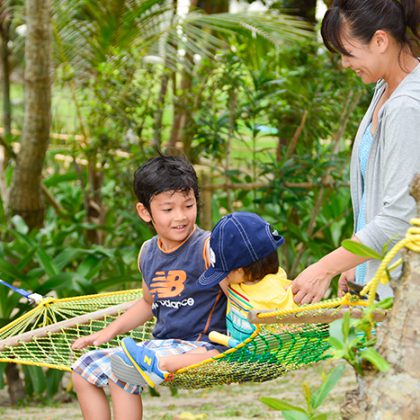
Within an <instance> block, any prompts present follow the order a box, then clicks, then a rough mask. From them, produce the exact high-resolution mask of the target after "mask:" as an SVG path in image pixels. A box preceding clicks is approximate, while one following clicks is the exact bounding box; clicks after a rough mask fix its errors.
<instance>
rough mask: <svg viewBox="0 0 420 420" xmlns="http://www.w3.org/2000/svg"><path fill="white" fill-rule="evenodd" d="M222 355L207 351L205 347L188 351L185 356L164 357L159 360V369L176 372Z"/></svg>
mask: <svg viewBox="0 0 420 420" xmlns="http://www.w3.org/2000/svg"><path fill="white" fill-rule="evenodd" d="M218 354H220V353H219V352H218V351H217V350H206V349H205V348H203V347H200V348H198V349H194V350H191V351H188V352H187V353H184V354H175V355H173V356H164V357H161V358H159V368H160V369H161V370H164V371H165V370H166V371H167V372H176V371H177V370H179V369H182V368H184V367H187V366H190V365H195V364H196V363H200V362H202V361H203V360H206V359H208V358H209V357H214V356H217V355H218Z"/></svg>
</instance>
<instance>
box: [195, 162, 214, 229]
mask: <svg viewBox="0 0 420 420" xmlns="http://www.w3.org/2000/svg"><path fill="white" fill-rule="evenodd" d="M198 177H199V180H200V187H201V190H200V195H201V200H200V201H201V203H200V227H201V228H202V229H205V230H211V228H212V227H213V226H212V225H213V223H212V217H211V201H212V189H211V175H210V173H209V171H208V170H202V171H200V172H199V173H198Z"/></svg>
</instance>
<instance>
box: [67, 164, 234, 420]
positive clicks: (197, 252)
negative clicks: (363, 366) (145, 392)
mask: <svg viewBox="0 0 420 420" xmlns="http://www.w3.org/2000/svg"><path fill="white" fill-rule="evenodd" d="M134 191H135V193H136V196H137V198H138V203H137V205H136V209H137V213H138V215H139V216H140V218H141V219H142V220H143V221H144V222H146V223H151V224H152V225H153V227H154V229H155V230H156V233H157V235H156V236H155V237H153V238H152V239H151V240H149V241H146V242H145V243H144V244H143V246H142V248H141V250H140V253H139V261H138V265H139V269H140V271H141V273H142V275H143V297H142V298H141V299H140V300H139V301H138V302H136V303H135V304H134V305H133V306H132V307H131V308H130V309H128V310H127V312H125V313H124V314H123V315H122V316H120V317H119V318H118V319H117V320H115V321H114V322H112V323H111V324H109V325H108V326H107V327H106V328H104V329H103V330H101V331H99V332H97V333H94V334H91V335H89V336H86V337H81V338H79V339H78V340H76V341H75V342H74V343H73V346H72V347H73V348H74V349H81V348H84V347H86V346H89V345H95V346H98V345H100V344H103V343H105V342H107V341H109V340H111V339H112V338H113V337H115V336H116V335H118V334H123V333H125V332H127V331H130V330H132V329H133V328H136V327H137V326H139V325H142V324H144V323H145V322H146V321H148V320H150V319H151V318H152V317H153V316H155V317H156V326H155V329H154V331H153V335H154V338H155V340H151V341H149V342H144V343H142V344H139V346H141V347H151V348H153V349H154V351H155V352H156V353H157V354H159V355H167V354H180V353H181V354H182V353H184V352H186V351H190V350H191V349H193V350H196V351H198V352H201V354H208V357H211V356H212V355H214V354H217V353H218V350H217V346H215V345H213V344H210V343H209V339H208V333H209V331H210V330H212V329H216V330H218V331H220V332H223V331H225V330H226V320H225V311H226V298H225V295H224V293H223V291H222V290H221V288H220V287H219V285H215V287H212V288H211V289H209V290H202V289H201V288H200V287H199V285H198V277H199V276H200V275H201V274H202V273H203V271H204V270H205V269H206V268H207V267H208V263H207V253H206V252H205V250H206V249H207V244H208V238H209V232H205V231H203V230H201V229H200V228H199V227H197V226H196V224H195V222H196V217H197V201H198V196H199V193H198V183H197V176H196V173H195V171H194V169H193V167H192V165H191V164H190V163H189V162H187V161H186V160H185V159H182V158H178V157H165V156H160V157H157V158H154V159H151V160H150V161H148V162H147V163H145V164H144V165H143V166H141V167H140V168H139V169H138V170H137V171H136V172H135V175H134ZM117 350H118V349H117V348H115V349H108V350H102V349H101V350H93V351H91V352H89V353H87V354H85V355H84V356H82V357H81V358H80V359H79V360H78V361H77V362H76V363H75V364H74V365H73V367H72V368H73V374H72V378H73V383H74V387H75V390H76V393H77V396H78V399H79V403H80V407H81V410H82V413H83V416H84V418H85V419H87V420H90V419H92V420H93V419H101V420H102V419H110V418H111V413H110V408H109V404H108V401H107V399H106V396H105V393H104V391H103V389H102V388H103V387H104V386H106V385H109V389H110V393H111V400H112V406H113V412H114V418H115V419H116V420H130V419H136V420H139V419H141V418H142V401H141V397H140V393H141V391H142V386H143V385H145V382H144V381H143V382H141V383H138V384H134V385H133V384H129V383H126V382H123V381H121V380H119V379H118V378H116V377H115V375H114V374H113V373H112V371H111V364H110V355H112V354H113V353H114V352H115V351H117Z"/></svg>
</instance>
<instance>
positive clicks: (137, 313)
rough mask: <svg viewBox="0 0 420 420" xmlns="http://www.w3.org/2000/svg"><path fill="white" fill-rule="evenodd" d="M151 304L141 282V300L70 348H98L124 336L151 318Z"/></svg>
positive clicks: (151, 299) (150, 297)
mask: <svg viewBox="0 0 420 420" xmlns="http://www.w3.org/2000/svg"><path fill="white" fill-rule="evenodd" d="M152 303H153V298H152V296H151V294H150V291H149V288H148V287H147V285H146V283H145V282H144V281H143V297H142V298H141V299H139V300H138V301H137V302H136V303H135V304H134V305H133V306H132V307H131V308H130V309H128V310H127V311H126V312H124V313H123V314H122V315H121V316H120V317H118V318H117V319H116V320H115V321H113V322H111V324H109V325H108V326H107V327H105V328H104V329H102V330H100V331H98V332H96V333H94V334H90V335H87V336H85V337H80V338H79V339H77V340H76V341H75V342H74V343H73V345H72V348H73V349H83V348H85V347H87V346H91V345H93V346H99V345H101V344H103V343H106V342H108V341H110V340H112V339H113V338H114V337H115V336H117V335H119V334H124V333H126V332H128V331H131V330H133V329H134V328H136V327H138V326H139V325H143V324H144V323H145V322H147V321H149V320H150V319H152V318H153V313H152Z"/></svg>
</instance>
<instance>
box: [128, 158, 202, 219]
mask: <svg viewBox="0 0 420 420" xmlns="http://www.w3.org/2000/svg"><path fill="white" fill-rule="evenodd" d="M133 185H134V192H135V194H136V196H137V199H138V200H139V202H140V203H142V204H143V205H144V207H146V209H147V210H148V211H149V212H150V201H151V200H152V198H153V197H154V196H155V195H157V194H160V193H162V192H166V191H173V192H176V191H180V192H184V193H188V191H190V190H193V192H194V196H195V199H196V200H197V203H198V199H199V192H198V180H197V174H196V173H195V170H194V168H193V166H192V165H191V163H190V162H189V161H188V160H187V159H185V158H183V157H178V156H158V157H155V158H153V159H150V160H148V161H147V162H146V163H145V164H143V165H142V166H140V167H139V168H138V169H137V170H136V172H135V173H134V183H133Z"/></svg>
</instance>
